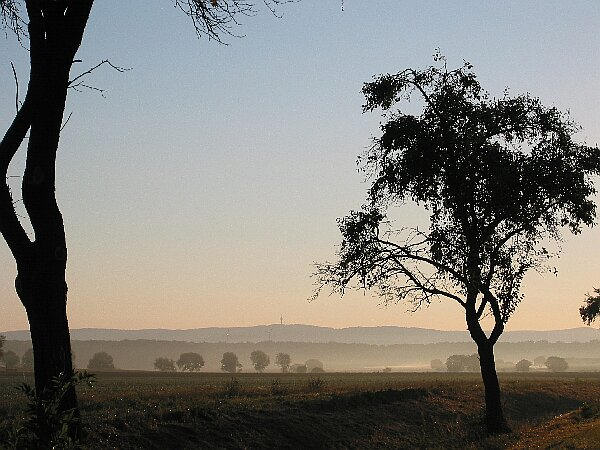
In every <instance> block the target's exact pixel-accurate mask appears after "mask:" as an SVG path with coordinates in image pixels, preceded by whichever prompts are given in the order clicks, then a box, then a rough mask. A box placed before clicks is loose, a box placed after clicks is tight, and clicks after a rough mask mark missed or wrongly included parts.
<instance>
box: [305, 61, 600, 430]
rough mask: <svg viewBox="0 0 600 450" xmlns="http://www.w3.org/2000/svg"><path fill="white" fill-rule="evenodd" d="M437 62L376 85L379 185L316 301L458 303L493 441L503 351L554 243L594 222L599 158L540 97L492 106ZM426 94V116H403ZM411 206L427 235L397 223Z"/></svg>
mask: <svg viewBox="0 0 600 450" xmlns="http://www.w3.org/2000/svg"><path fill="white" fill-rule="evenodd" d="M434 59H435V61H436V64H435V65H434V66H431V67H428V68H426V69H424V70H416V69H410V68H409V69H406V70H403V71H401V72H398V73H396V74H384V75H380V76H378V77H376V79H375V80H374V81H372V82H369V83H366V84H365V85H364V87H363V93H364V95H365V99H366V102H365V105H364V106H363V110H364V111H373V110H375V109H377V108H380V109H381V110H383V111H384V114H385V116H384V117H385V119H386V120H385V121H384V122H383V123H382V124H381V136H380V137H378V138H376V139H374V142H373V145H372V146H371V147H370V148H368V149H367V150H366V152H365V154H364V155H362V156H361V157H360V158H359V165H360V166H361V168H362V169H363V170H364V171H365V173H366V174H367V177H369V178H370V180H371V181H372V182H371V183H370V187H369V190H368V197H367V202H366V203H365V204H364V205H363V206H362V208H361V209H359V210H355V211H351V212H350V213H349V214H348V215H347V216H346V217H344V218H341V219H339V220H338V226H339V228H340V232H341V234H342V243H341V246H340V250H339V252H338V258H337V261H336V262H334V263H328V262H325V263H322V264H317V265H316V273H315V274H314V277H315V278H316V281H315V285H316V291H315V293H314V295H313V297H314V296H317V295H318V294H319V292H320V291H321V290H322V289H323V288H324V287H325V286H327V287H329V288H331V289H332V290H333V291H334V292H338V293H340V294H341V295H343V294H344V292H346V291H347V290H349V289H352V288H358V289H363V290H366V289H374V290H377V291H378V293H379V294H380V296H381V298H382V299H383V301H385V302H388V303H396V302H404V301H408V302H410V303H411V309H417V308H420V307H423V306H426V305H428V304H430V303H431V302H432V301H433V300H436V299H443V300H445V301H450V302H453V303H455V304H456V305H457V306H458V307H459V308H461V309H462V311H463V313H464V318H465V322H466V325H467V329H468V330H469V334H470V336H471V338H472V339H473V341H474V342H475V344H476V345H477V352H478V355H479V360H480V369H481V375H482V378H483V384H484V387H485V389H484V392H485V405H486V409H485V414H486V416H485V421H486V424H487V428H488V431H490V432H500V431H506V430H507V429H508V427H507V425H506V421H505V419H504V413H503V411H502V401H501V391H500V384H499V382H498V375H497V372H496V366H495V362H494V345H495V344H496V342H497V341H498V339H499V338H500V336H501V335H502V333H503V331H504V327H505V325H506V323H507V322H508V320H509V318H510V317H511V315H512V314H513V312H514V311H515V310H516V308H517V306H518V305H519V303H520V302H521V300H522V298H523V294H522V293H521V284H522V280H523V277H524V276H525V274H526V273H527V272H528V271H529V270H530V269H536V268H537V269H544V268H547V266H546V264H547V261H548V259H549V257H551V256H552V255H551V252H549V251H548V250H547V249H546V248H545V245H544V244H545V242H546V241H555V240H557V239H559V238H560V234H561V232H562V229H563V227H568V228H569V229H570V231H571V232H573V233H579V232H580V231H581V228H582V226H584V225H585V226H591V225H592V224H593V223H594V219H595V216H596V206H595V203H594V200H593V195H594V194H595V192H596V190H595V187H594V184H593V182H592V177H593V176H594V175H597V174H598V173H599V172H600V150H599V149H598V148H597V147H596V148H592V147H589V146H586V145H581V144H579V143H577V142H575V140H574V135H575V133H576V132H578V131H579V127H578V126H577V125H576V124H574V123H573V121H572V120H571V119H570V118H569V117H568V115H566V114H563V113H562V112H560V111H558V110H557V109H556V108H553V107H550V108H548V107H545V106H544V105H542V104H541V102H540V100H539V99H537V98H534V97H532V96H530V95H520V96H509V95H508V94H506V95H504V96H503V97H501V98H494V97H491V96H490V95H489V94H488V93H487V92H485V91H484V90H483V89H482V87H481V85H480V84H479V82H478V80H477V76H476V74H475V73H474V72H473V70H472V66H471V65H470V64H469V63H465V64H464V65H463V66H462V67H459V68H457V69H454V70H450V69H448V67H447V65H446V60H445V58H444V57H443V56H441V55H439V54H438V55H436V56H435V58H434ZM415 96H417V97H418V101H419V104H420V105H422V109H421V110H420V111H419V112H418V113H417V114H414V113H413V110H414V106H412V105H411V107H410V109H409V110H406V109H405V108H404V104H405V103H406V101H407V100H410V99H411V98H413V97H415ZM408 202H414V203H416V204H417V205H419V206H422V207H423V208H424V209H425V210H426V211H427V212H428V214H429V218H430V223H429V227H428V229H427V228H425V229H423V228H422V227H404V228H398V227H396V226H394V223H393V222H392V221H390V220H389V218H388V217H387V214H388V211H390V210H392V208H394V207H396V206H402V205H404V204H406V203H408ZM394 211H395V210H394ZM485 317H489V318H490V319H491V320H492V327H491V330H490V331H489V332H486V330H484V328H483V326H482V323H481V322H482V320H483V319H484V318H485Z"/></svg>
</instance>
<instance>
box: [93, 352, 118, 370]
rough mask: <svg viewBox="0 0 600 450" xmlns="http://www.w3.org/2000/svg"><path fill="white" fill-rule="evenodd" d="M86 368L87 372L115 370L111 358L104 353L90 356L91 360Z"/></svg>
mask: <svg viewBox="0 0 600 450" xmlns="http://www.w3.org/2000/svg"><path fill="white" fill-rule="evenodd" d="M87 368H88V369H89V370H97V371H102V370H115V365H114V362H113V357H112V356H110V355H109V354H108V353H106V352H97V353H94V354H93V355H92V358H91V359H90V360H89V362H88V366H87Z"/></svg>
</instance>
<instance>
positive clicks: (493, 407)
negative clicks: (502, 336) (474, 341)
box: [477, 343, 508, 433]
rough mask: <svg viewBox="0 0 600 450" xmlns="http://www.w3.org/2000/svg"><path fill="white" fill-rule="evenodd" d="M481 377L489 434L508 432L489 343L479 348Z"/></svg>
mask: <svg viewBox="0 0 600 450" xmlns="http://www.w3.org/2000/svg"><path fill="white" fill-rule="evenodd" d="M477 350H478V353H479V365H480V367H481V377H482V379H483V386H484V388H485V424H486V427H487V430H488V432H490V433H502V432H506V431H508V425H507V423H506V420H505V419H504V414H503V412H502V402H501V395H500V383H499V382H498V375H497V373H496V363H495V361H494V347H493V345H491V344H489V343H485V344H480V345H478V346H477Z"/></svg>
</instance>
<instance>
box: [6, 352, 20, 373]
mask: <svg viewBox="0 0 600 450" xmlns="http://www.w3.org/2000/svg"><path fill="white" fill-rule="evenodd" d="M2 359H3V360H4V367H6V370H12V369H14V368H15V367H17V366H18V365H19V356H18V355H17V354H16V353H15V352H13V351H12V350H8V351H6V352H4V355H3V356H2Z"/></svg>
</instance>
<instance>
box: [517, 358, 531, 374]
mask: <svg viewBox="0 0 600 450" xmlns="http://www.w3.org/2000/svg"><path fill="white" fill-rule="evenodd" d="M529 367H531V361H529V360H527V359H522V360H521V361H519V362H518V363H516V364H515V370H516V371H517V372H529Z"/></svg>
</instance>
